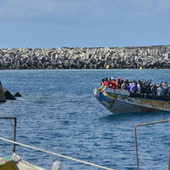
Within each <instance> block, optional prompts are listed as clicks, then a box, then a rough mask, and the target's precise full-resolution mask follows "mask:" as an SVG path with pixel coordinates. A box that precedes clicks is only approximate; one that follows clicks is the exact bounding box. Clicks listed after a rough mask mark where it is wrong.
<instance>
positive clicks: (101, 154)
mask: <svg viewBox="0 0 170 170" xmlns="http://www.w3.org/2000/svg"><path fill="white" fill-rule="evenodd" d="M104 77H114V78H118V77H121V78H122V79H126V78H128V79H129V80H139V79H145V80H149V79H150V78H151V79H152V82H153V83H155V82H161V81H168V82H169V83H170V70H8V71H3V70H1V71H0V80H1V82H2V85H3V86H4V87H5V88H6V89H8V90H9V91H10V92H11V93H15V92H16V91H18V92H20V93H21V94H22V96H23V97H21V98H19V97H18V98H17V100H15V101H10V100H8V101H7V102H6V103H4V104H2V105H0V116H1V117H9V116H12V117H14V116H15V117H17V142H20V143H24V144H27V145H31V146H34V147H37V148H41V149H44V150H48V151H52V152H56V153H59V154H62V155H65V156H69V157H73V158H76V159H80V160H83V161H87V162H91V163H95V164H99V165H101V166H106V167H109V168H113V169H117V170H127V169H128V170H136V169H137V163H136V150H135V138H134V126H135V125H136V124H142V123H149V122H155V121H161V120H162V119H169V117H170V113H162V112H160V113H136V114H121V115H114V114H111V113H110V112H109V111H108V110H107V109H106V108H105V107H104V106H102V105H101V104H100V103H99V102H98V101H97V99H96V98H95V97H94V95H93V89H94V88H96V87H99V86H100V81H101V79H102V78H104ZM122 107H123V105H122ZM12 124H13V121H11V122H10V121H9V120H0V137H4V138H7V139H11V140H13V126H12ZM169 129H170V123H162V124H157V125H152V126H146V127H138V128H137V139H138V150H139V165H140V168H141V169H147V170H148V169H150V170H151V169H153V170H164V169H168V158H169V146H170V130H169ZM11 153H12V144H9V143H7V142H4V141H0V156H1V157H2V156H9V155H11ZM16 154H18V155H19V156H20V157H21V158H23V159H24V160H26V161H28V162H29V163H31V164H35V165H37V166H41V167H43V168H46V169H51V166H52V164H53V162H54V161H55V160H59V161H60V162H61V163H60V169H64V170H75V169H76V170H79V169H84V170H93V169H98V168H95V167H92V166H89V165H84V164H81V163H77V162H74V161H71V160H67V159H65V158H60V157H57V156H53V155H49V154H47V153H43V152H40V151H35V150H32V149H28V148H25V147H22V146H17V147H16Z"/></svg>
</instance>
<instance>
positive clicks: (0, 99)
mask: <svg viewBox="0 0 170 170" xmlns="http://www.w3.org/2000/svg"><path fill="white" fill-rule="evenodd" d="M0 102H6V98H5V95H4V91H3V87H2V84H1V82H0Z"/></svg>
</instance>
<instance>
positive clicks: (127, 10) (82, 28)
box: [0, 0, 170, 48]
mask: <svg viewBox="0 0 170 170" xmlns="http://www.w3.org/2000/svg"><path fill="white" fill-rule="evenodd" d="M152 45H170V0H0V48H26V47H28V48H61V47H128V46H129V47H130V46H152Z"/></svg>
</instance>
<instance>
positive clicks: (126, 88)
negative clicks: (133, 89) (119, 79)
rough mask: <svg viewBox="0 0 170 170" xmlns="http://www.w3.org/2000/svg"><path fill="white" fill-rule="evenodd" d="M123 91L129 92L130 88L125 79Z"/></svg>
mask: <svg viewBox="0 0 170 170" xmlns="http://www.w3.org/2000/svg"><path fill="white" fill-rule="evenodd" d="M125 90H128V91H129V90H130V86H129V80H128V79H126V80H125Z"/></svg>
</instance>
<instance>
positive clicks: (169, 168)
mask: <svg viewBox="0 0 170 170" xmlns="http://www.w3.org/2000/svg"><path fill="white" fill-rule="evenodd" d="M167 122H169V120H161V121H158V122H151V123H144V124H137V125H135V127H134V133H135V146H136V160H137V170H139V158H138V145H137V134H136V128H137V127H140V126H147V125H153V124H160V123H167ZM169 157H170V153H169ZM168 170H170V158H169V165H168Z"/></svg>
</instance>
